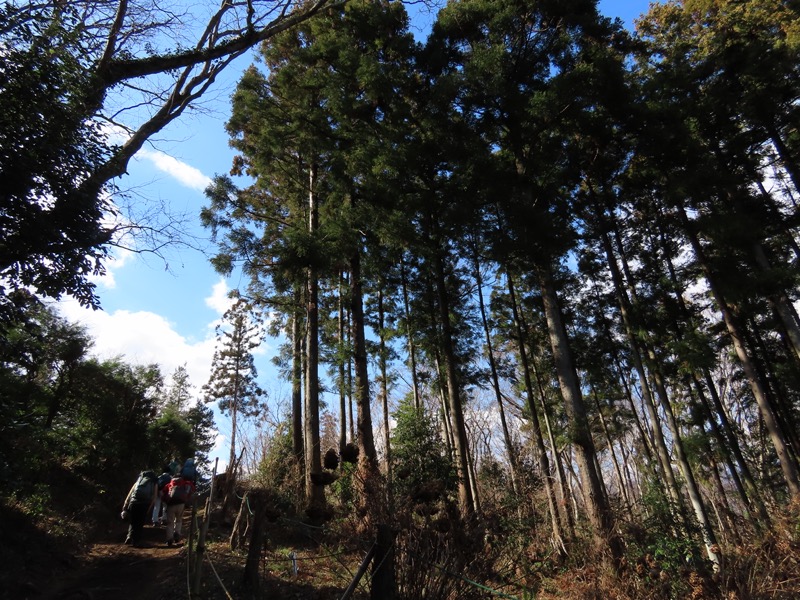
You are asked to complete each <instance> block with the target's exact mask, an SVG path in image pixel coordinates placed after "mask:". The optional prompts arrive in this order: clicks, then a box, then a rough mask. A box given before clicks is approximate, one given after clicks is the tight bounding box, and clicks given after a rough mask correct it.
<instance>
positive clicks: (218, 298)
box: [205, 278, 233, 316]
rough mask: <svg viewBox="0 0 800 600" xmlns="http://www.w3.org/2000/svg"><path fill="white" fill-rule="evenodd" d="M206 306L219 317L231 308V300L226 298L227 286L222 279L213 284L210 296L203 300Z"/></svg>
mask: <svg viewBox="0 0 800 600" xmlns="http://www.w3.org/2000/svg"><path fill="white" fill-rule="evenodd" d="M205 302H206V306H208V307H209V308H211V309H213V310H215V311H216V312H217V314H218V315H219V316H222V315H224V314H225V311H227V310H228V309H229V308H230V307H231V306H233V299H232V298H230V297H229V296H228V284H227V283H226V282H225V280H224V279H222V278H220V280H219V281H218V282H217V283H215V284H214V288H213V289H212V291H211V295H210V296H208V297H207V298H206V299H205Z"/></svg>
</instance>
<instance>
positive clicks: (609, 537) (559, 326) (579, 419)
mask: <svg viewBox="0 0 800 600" xmlns="http://www.w3.org/2000/svg"><path fill="white" fill-rule="evenodd" d="M537 275H538V277H539V283H540V285H541V288H542V302H543V303H544V312H545V317H546V320H547V330H548V333H549V335H550V344H551V346H552V349H553V360H554V362H555V366H556V374H557V375H558V382H559V386H560V388H561V395H562V397H563V398H564V406H565V409H566V412H567V418H568V420H569V426H568V435H569V439H570V441H571V442H572V445H573V447H574V449H575V452H576V462H577V465H578V469H579V470H580V473H581V479H582V481H583V488H584V497H585V502H586V510H587V511H588V516H589V520H590V522H591V524H592V527H593V529H594V536H595V543H596V544H597V546H598V547H599V548H602V547H605V548H607V549H608V550H609V551H610V552H611V556H612V558H613V560H614V561H615V563H618V561H619V560H620V559H621V558H622V554H623V552H622V544H621V540H620V539H619V537H618V536H617V534H616V532H615V530H614V523H613V518H612V515H611V509H610V507H609V506H608V502H607V499H606V497H605V496H604V495H603V487H602V484H601V480H600V473H598V472H597V470H596V468H595V454H596V453H595V448H594V441H593V440H592V436H591V433H590V430H589V419H588V416H587V414H586V406H585V405H584V403H583V396H582V394H581V388H580V383H579V381H578V373H577V371H576V369H575V363H574V362H573V359H572V352H571V350H570V347H569V340H568V339H567V331H566V328H565V327H564V322H563V318H562V316H561V307H560V305H559V302H558V296H557V294H556V290H555V286H554V284H553V280H552V276H551V274H550V272H549V269H548V268H546V267H541V266H540V268H539V269H538V273H537Z"/></svg>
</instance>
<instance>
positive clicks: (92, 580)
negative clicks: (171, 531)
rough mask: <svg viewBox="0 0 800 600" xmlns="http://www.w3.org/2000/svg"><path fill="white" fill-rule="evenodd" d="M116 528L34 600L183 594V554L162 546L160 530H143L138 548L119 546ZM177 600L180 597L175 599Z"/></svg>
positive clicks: (153, 598)
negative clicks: (141, 541)
mask: <svg viewBox="0 0 800 600" xmlns="http://www.w3.org/2000/svg"><path fill="white" fill-rule="evenodd" d="M125 532H126V525H125V523H122V522H121V521H120V523H119V524H118V525H115V526H114V527H113V528H112V529H111V530H109V531H108V532H107V533H106V534H103V536H102V537H101V538H100V539H97V540H95V541H94V542H92V543H91V545H90V547H89V549H88V551H87V553H86V555H85V556H84V557H82V558H81V560H80V562H79V563H78V564H77V565H76V566H75V568H74V569H72V571H71V572H68V573H66V574H64V576H62V577H60V578H59V581H58V582H56V583H54V584H53V585H51V586H50V587H49V589H47V590H46V591H45V592H44V593H43V594H42V595H40V596H37V597H36V600H84V599H85V600H120V599H122V598H124V599H125V600H161V599H162V598H164V599H166V598H175V597H176V593H175V591H174V590H175V586H180V587H179V588H178V589H182V590H183V591H184V592H185V590H186V561H185V556H186V550H185V547H184V546H183V544H181V545H179V546H172V547H168V546H167V545H166V543H165V530H164V528H163V527H151V526H149V525H148V526H147V527H145V530H144V536H143V546H142V547H141V548H134V547H132V546H126V545H125V544H123V543H122V540H124V539H125ZM179 597H180V596H179Z"/></svg>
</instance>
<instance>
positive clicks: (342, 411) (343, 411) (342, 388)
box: [337, 274, 347, 456]
mask: <svg viewBox="0 0 800 600" xmlns="http://www.w3.org/2000/svg"><path fill="white" fill-rule="evenodd" d="M343 279H344V277H343V275H341V274H340V276H339V321H338V334H339V352H338V357H337V362H338V365H337V368H338V370H339V455H340V456H341V455H342V454H343V453H344V451H345V446H347V376H346V373H345V360H346V359H345V356H346V353H345V347H346V340H345V333H344V332H345V318H344V316H345V315H344V290H343V285H342V284H343Z"/></svg>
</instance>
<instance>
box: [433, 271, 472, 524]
mask: <svg viewBox="0 0 800 600" xmlns="http://www.w3.org/2000/svg"><path fill="white" fill-rule="evenodd" d="M433 263H434V276H435V278H436V292H437V298H438V301H439V302H438V305H439V325H440V327H441V334H442V337H441V345H442V353H443V358H444V368H445V377H446V381H445V383H446V386H447V399H448V403H449V404H448V408H449V412H450V423H451V425H452V434H453V450H454V451H455V458H456V469H457V471H458V477H459V483H458V498H459V503H460V506H461V512H462V515H463V516H465V517H468V516H469V515H471V514H472V513H474V512H475V499H474V498H473V496H472V486H471V485H470V476H471V474H470V469H469V458H468V456H467V454H468V452H469V450H468V448H467V445H468V444H467V429H466V426H465V424H464V413H463V410H462V407H461V390H460V388H459V384H458V369H457V368H456V356H455V352H454V350H453V333H452V329H451V327H450V301H449V296H448V292H447V281H446V278H445V273H444V260H443V258H442V256H440V255H436V256H435V257H434V259H433Z"/></svg>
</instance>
